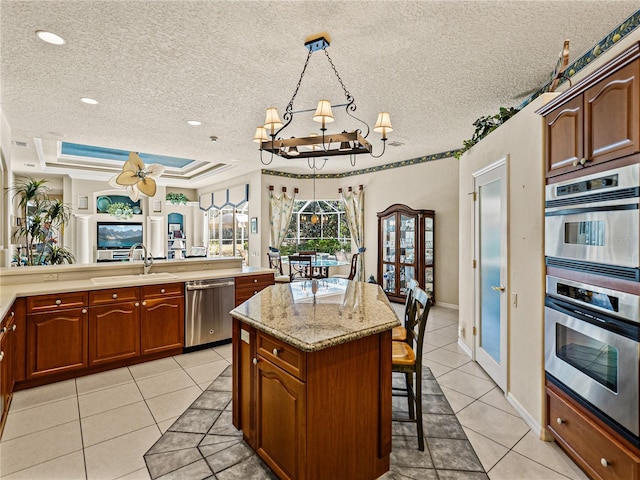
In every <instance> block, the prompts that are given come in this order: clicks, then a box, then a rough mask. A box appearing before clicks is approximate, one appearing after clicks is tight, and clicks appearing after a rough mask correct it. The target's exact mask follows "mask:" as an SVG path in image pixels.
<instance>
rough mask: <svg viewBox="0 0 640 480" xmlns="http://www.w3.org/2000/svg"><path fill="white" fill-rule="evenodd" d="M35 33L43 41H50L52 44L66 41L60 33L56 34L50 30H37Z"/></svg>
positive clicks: (60, 43) (61, 43)
mask: <svg viewBox="0 0 640 480" xmlns="http://www.w3.org/2000/svg"><path fill="white" fill-rule="evenodd" d="M36 35H37V36H38V38H39V39H40V40H42V41H43V42H47V43H50V44H52V45H64V44H65V43H67V42H66V41H65V39H64V38H62V37H61V36H60V35H56V34H55V33H52V32H47V31H46V30H37V31H36Z"/></svg>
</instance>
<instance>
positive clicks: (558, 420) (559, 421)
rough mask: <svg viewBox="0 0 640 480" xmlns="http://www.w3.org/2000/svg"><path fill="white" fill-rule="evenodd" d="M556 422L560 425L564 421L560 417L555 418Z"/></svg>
mask: <svg viewBox="0 0 640 480" xmlns="http://www.w3.org/2000/svg"><path fill="white" fill-rule="evenodd" d="M556 422H557V423H558V425H562V424H563V423H564V420H562V419H561V418H560V417H558V418H556Z"/></svg>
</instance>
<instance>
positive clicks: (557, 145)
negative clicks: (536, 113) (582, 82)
mask: <svg viewBox="0 0 640 480" xmlns="http://www.w3.org/2000/svg"><path fill="white" fill-rule="evenodd" d="M583 114H584V109H583V97H582V95H580V96H578V97H576V98H574V99H572V100H571V101H569V102H567V103H565V104H563V105H561V106H559V107H558V108H556V109H555V110H552V111H551V112H549V113H548V114H547V115H545V117H544V119H545V123H546V127H545V128H546V135H547V155H546V163H545V172H546V176H547V177H552V176H555V175H560V174H562V173H567V172H571V171H573V170H576V169H578V168H582V166H581V165H574V162H579V161H580V160H581V159H582V158H584V141H583V125H584V119H583Z"/></svg>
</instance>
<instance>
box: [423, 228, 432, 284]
mask: <svg viewBox="0 0 640 480" xmlns="http://www.w3.org/2000/svg"><path fill="white" fill-rule="evenodd" d="M424 266H425V269H424V289H425V290H426V291H427V292H428V293H432V292H433V218H431V217H425V219H424Z"/></svg>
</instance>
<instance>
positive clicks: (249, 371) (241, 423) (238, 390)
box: [231, 318, 256, 448]
mask: <svg viewBox="0 0 640 480" xmlns="http://www.w3.org/2000/svg"><path fill="white" fill-rule="evenodd" d="M232 339H233V343H232V348H233V362H232V363H231V365H232V368H233V426H234V427H236V428H237V429H238V430H242V434H243V437H244V439H245V441H246V442H247V443H248V444H249V445H250V446H251V447H252V448H255V412H254V411H253V405H254V404H255V387H254V386H255V375H254V370H255V367H254V365H253V359H254V358H256V329H255V328H253V327H251V326H249V325H247V324H245V323H242V322H240V321H239V320H236V319H235V318H234V319H233V336H232Z"/></svg>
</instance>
